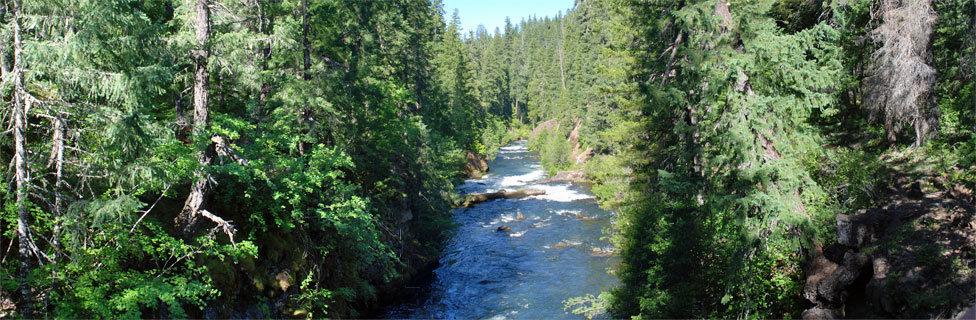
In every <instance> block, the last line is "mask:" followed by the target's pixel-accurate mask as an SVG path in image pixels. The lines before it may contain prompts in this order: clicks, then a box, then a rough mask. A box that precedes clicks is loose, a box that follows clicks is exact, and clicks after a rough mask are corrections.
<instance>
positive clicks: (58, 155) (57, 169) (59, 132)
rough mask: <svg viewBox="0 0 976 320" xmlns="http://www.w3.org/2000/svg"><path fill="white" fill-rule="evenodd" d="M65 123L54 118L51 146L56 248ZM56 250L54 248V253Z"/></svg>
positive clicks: (52, 242)
mask: <svg viewBox="0 0 976 320" xmlns="http://www.w3.org/2000/svg"><path fill="white" fill-rule="evenodd" d="M64 126H65V123H64V119H63V118H61V116H60V115H56V118H55V119H54V139H53V140H54V141H53V143H52V145H53V147H51V160H50V161H49V162H48V165H50V163H51V161H53V162H54V221H55V223H54V234H53V235H52V236H51V245H52V246H54V247H55V249H57V247H58V237H59V236H60V235H61V222H60V221H59V220H60V218H61V216H62V215H63V214H64V213H63V212H62V211H61V208H62V207H63V206H64V203H63V201H62V197H61V189H62V188H63V187H64V174H63V173H64V139H65V128H64ZM57 251H58V250H55V251H54V252H55V253H56V252H57Z"/></svg>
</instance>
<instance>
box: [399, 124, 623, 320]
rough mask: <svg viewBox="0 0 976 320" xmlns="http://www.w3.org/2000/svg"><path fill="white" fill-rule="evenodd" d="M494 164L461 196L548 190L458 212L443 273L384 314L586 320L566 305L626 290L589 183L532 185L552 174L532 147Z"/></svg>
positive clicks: (517, 148)
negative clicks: (588, 296) (577, 299)
mask: <svg viewBox="0 0 976 320" xmlns="http://www.w3.org/2000/svg"><path fill="white" fill-rule="evenodd" d="M489 166H490V168H491V171H490V172H489V174H487V175H485V176H484V177H482V178H481V179H469V180H466V181H465V182H464V183H463V184H462V185H461V186H459V187H458V192H461V193H473V192H491V191H497V190H499V189H506V190H517V189H519V188H535V189H544V190H546V194H544V195H539V196H533V197H529V198H525V199H500V200H493V201H489V202H486V203H482V204H479V205H476V206H474V207H472V208H461V209H456V210H454V212H453V215H454V219H455V221H456V222H457V224H458V227H457V229H456V230H455V231H454V233H453V235H452V236H451V237H450V239H449V240H448V242H447V243H446V247H445V249H444V253H443V255H442V257H441V259H440V267H439V268H437V269H436V270H434V275H433V278H432V279H431V280H430V281H429V282H428V283H427V284H426V285H424V286H422V287H420V288H416V289H414V290H413V291H414V292H412V293H407V295H408V297H407V298H405V299H404V300H405V301H403V302H401V303H399V304H396V305H394V306H392V307H391V308H390V309H389V310H388V312H387V314H386V317H388V318H439V319H445V318H446V319H454V318H462V319H476V318H477V319H484V318H526V319H552V318H578V316H574V315H572V314H570V313H569V312H568V311H566V310H564V308H563V301H565V300H566V299H569V298H572V297H577V296H583V295H585V294H593V295H597V294H598V293H599V292H600V291H605V290H608V289H610V288H612V287H614V286H616V285H618V283H619V281H618V280H617V279H616V277H614V276H612V275H610V274H609V273H608V270H609V269H610V268H613V267H615V266H616V265H617V264H619V261H620V260H619V258H617V257H614V256H609V255H608V254H607V252H609V250H610V243H609V241H607V240H606V239H603V238H604V233H603V230H604V229H606V228H609V227H610V221H611V215H612V214H611V213H610V212H608V211H606V210H603V209H600V208H599V207H598V206H597V203H596V201H595V200H594V198H593V196H592V195H591V194H590V193H589V192H588V188H587V187H586V186H584V185H580V184H573V183H568V182H562V183H549V184H532V182H533V181H536V180H539V179H542V178H545V176H546V175H545V173H544V172H543V171H542V168H541V165H540V163H539V158H538V155H537V154H535V153H534V152H530V151H529V150H528V149H526V147H525V141H519V142H515V143H512V144H509V145H507V146H505V147H502V148H501V150H500V151H499V153H498V155H497V156H496V158H495V160H494V161H491V162H489ZM520 213H521V216H522V217H524V219H523V218H521V217H520ZM502 226H505V227H508V228H510V229H511V230H508V231H499V230H498V229H499V227H502Z"/></svg>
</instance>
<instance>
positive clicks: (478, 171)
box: [464, 151, 490, 179]
mask: <svg viewBox="0 0 976 320" xmlns="http://www.w3.org/2000/svg"><path fill="white" fill-rule="evenodd" d="M488 170H490V168H488V161H487V160H485V156H484V155H482V154H477V153H474V152H471V151H468V154H467V155H466V156H465V158H464V173H465V174H467V175H468V177H471V178H475V179H477V178H481V176H483V175H485V173H487V172H488Z"/></svg>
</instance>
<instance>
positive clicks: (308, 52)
mask: <svg viewBox="0 0 976 320" xmlns="http://www.w3.org/2000/svg"><path fill="white" fill-rule="evenodd" d="M302 47H303V48H304V52H303V53H304V57H305V64H304V68H303V69H302V77H303V78H304V79H305V81H308V80H311V79H312V75H310V74H309V73H308V70H309V69H311V68H312V55H311V50H310V47H311V44H310V43H309V41H308V0H302Z"/></svg>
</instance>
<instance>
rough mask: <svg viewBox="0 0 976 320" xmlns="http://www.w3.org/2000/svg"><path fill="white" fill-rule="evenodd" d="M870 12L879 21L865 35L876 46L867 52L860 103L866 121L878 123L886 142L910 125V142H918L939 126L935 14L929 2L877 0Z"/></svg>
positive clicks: (924, 139) (893, 138)
mask: <svg viewBox="0 0 976 320" xmlns="http://www.w3.org/2000/svg"><path fill="white" fill-rule="evenodd" d="M876 10H877V12H875V13H874V16H875V17H881V19H882V23H881V25H880V26H878V28H876V29H874V30H872V31H871V34H870V35H871V39H872V40H874V42H875V43H877V44H879V45H880V47H879V48H878V49H877V50H876V51H874V53H872V54H871V59H872V60H873V62H872V63H871V65H870V66H869V68H868V70H867V74H868V76H867V78H865V79H864V89H865V96H864V106H865V107H866V108H867V110H868V115H869V121H871V122H873V123H878V122H881V123H882V124H883V125H884V127H885V131H886V133H887V138H888V141H889V142H891V143H894V142H896V141H897V138H898V134H899V133H901V130H902V128H904V127H905V126H906V125H911V126H912V127H914V129H915V145H916V146H921V145H923V144H924V143H925V141H926V140H927V139H929V138H930V137H931V136H932V134H933V133H934V132H935V131H936V130H938V126H939V109H938V106H937V105H936V103H935V94H934V91H935V80H936V70H935V68H934V67H933V66H932V32H933V28H934V26H935V23H936V19H937V16H936V15H935V13H934V11H933V8H932V1H931V0H881V2H880V5H879V6H878V7H877V9H876Z"/></svg>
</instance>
